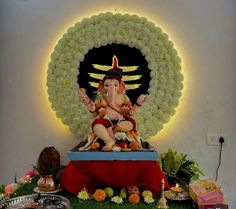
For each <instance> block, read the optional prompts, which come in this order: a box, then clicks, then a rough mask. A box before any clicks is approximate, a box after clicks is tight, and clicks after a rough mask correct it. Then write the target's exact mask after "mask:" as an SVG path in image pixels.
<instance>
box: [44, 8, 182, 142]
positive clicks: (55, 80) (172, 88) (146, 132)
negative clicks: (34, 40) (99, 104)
mask: <svg viewBox="0 0 236 209" xmlns="http://www.w3.org/2000/svg"><path fill="white" fill-rule="evenodd" d="M113 43H115V44H124V45H128V46H129V47H135V48H137V49H139V50H140V52H141V53H142V55H143V56H144V57H145V59H146V60H147V62H148V68H149V69H150V70H151V73H150V74H151V81H150V83H149V86H150V87H149V89H148V92H149V94H150V97H149V99H148V101H147V102H146V103H145V104H144V105H143V106H142V107H140V110H139V111H138V113H137V115H136V117H135V118H136V120H137V122H138V130H139V133H140V135H141V136H142V137H143V138H149V137H150V136H153V135H155V134H156V133H157V132H158V131H160V130H161V129H162V128H163V124H165V123H167V122H168V121H169V119H170V117H171V116H173V115H174V114H175V108H176V107H177V105H178V103H179V98H180V96H181V90H182V89H183V83H182V81H183V78H184V77H183V75H182V73H181V65H180V63H181V59H180V57H179V56H178V53H177V51H176V49H175V48H174V44H173V42H171V41H170V40H169V38H168V35H167V34H166V33H164V32H162V30H161V29H160V28H159V27H157V26H155V24H154V23H152V22H150V21H148V20H147V19H146V18H145V17H139V16H137V15H129V14H120V13H116V14H113V13H111V12H106V13H100V14H98V15H94V16H92V17H90V18H84V19H83V20H82V21H80V22H78V23H76V24H75V25H74V26H72V27H70V28H69V29H68V30H67V32H66V33H65V34H64V35H63V36H62V38H61V39H60V40H59V41H58V43H57V45H56V46H55V48H54V51H53V52H52V54H51V60H50V62H49V65H48V72H47V73H48V75H47V87H48V95H49V101H50V102H51V106H52V109H53V110H54V111H56V115H57V117H59V118H60V119H61V120H62V122H63V123H64V124H66V125H68V126H69V128H70V130H71V131H72V132H73V133H75V134H77V135H78V136H80V137H81V138H85V137H86V136H87V135H88V133H89V132H90V122H91V116H90V115H89V114H88V112H87V109H86V107H85V106H84V105H83V103H82V102H81V101H79V100H78V98H77V96H76V95H77V90H78V88H79V84H78V83H77V76H78V69H79V66H80V62H82V61H83V60H84V55H85V54H87V53H88V51H89V50H90V49H93V48H99V47H101V46H105V45H108V44H113Z"/></svg>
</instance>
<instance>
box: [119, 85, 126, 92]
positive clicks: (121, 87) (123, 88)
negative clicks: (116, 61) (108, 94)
mask: <svg viewBox="0 0 236 209" xmlns="http://www.w3.org/2000/svg"><path fill="white" fill-rule="evenodd" d="M125 89H126V88H125V83H124V82H120V85H119V93H124V92H125Z"/></svg>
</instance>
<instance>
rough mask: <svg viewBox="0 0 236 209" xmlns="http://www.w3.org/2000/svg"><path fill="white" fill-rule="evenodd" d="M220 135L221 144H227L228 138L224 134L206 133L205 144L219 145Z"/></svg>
mask: <svg viewBox="0 0 236 209" xmlns="http://www.w3.org/2000/svg"><path fill="white" fill-rule="evenodd" d="M220 137H223V138H224V143H223V145H227V144H228V138H227V137H226V136H225V135H224V134H207V145H209V146H220V142H219V140H220Z"/></svg>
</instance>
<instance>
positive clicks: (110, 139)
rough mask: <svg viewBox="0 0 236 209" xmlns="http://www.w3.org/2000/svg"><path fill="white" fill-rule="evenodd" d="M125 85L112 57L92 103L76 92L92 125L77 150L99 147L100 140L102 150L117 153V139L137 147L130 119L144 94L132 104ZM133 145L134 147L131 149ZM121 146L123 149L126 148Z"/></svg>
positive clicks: (140, 103)
mask: <svg viewBox="0 0 236 209" xmlns="http://www.w3.org/2000/svg"><path fill="white" fill-rule="evenodd" d="M125 90H126V86H125V84H124V82H123V81H122V69H121V68H119V66H118V60H117V58H116V56H114V57H113V64H112V68H111V69H109V70H108V71H107V72H106V74H105V76H104V77H103V79H102V81H101V82H100V83H99V85H98V95H97V97H96V99H95V101H92V100H91V99H90V98H89V97H88V96H87V94H86V92H85V89H80V90H79V98H80V99H81V100H82V101H83V103H84V104H85V105H86V106H87V109H88V110H89V112H90V113H91V114H92V115H93V116H94V117H95V119H94V120H93V122H92V133H91V134H90V135H89V136H88V139H87V143H86V144H85V145H84V146H83V147H80V148H79V150H80V151H82V150H90V149H96V148H98V147H99V146H100V144H99V143H98V142H97V141H98V140H102V142H104V143H103V144H104V146H103V147H102V149H101V150H102V151H112V150H114V151H119V150H120V149H121V147H119V146H117V141H118V140H119V139H121V138H122V139H126V140H127V141H128V142H129V145H128V146H130V145H133V147H135V149H139V148H141V140H140V137H139V136H138V134H137V130H136V121H135V120H134V118H133V117H132V116H133V115H134V114H135V113H136V111H137V107H139V106H141V105H142V104H143V103H144V102H145V101H146V99H147V97H148V95H144V94H142V95H140V96H139V97H138V99H137V101H136V103H135V104H134V105H132V103H131V101H130V99H129V97H128V96H127V95H126V93H125ZM134 145H135V146H134ZM128 146H126V145H125V147H123V149H129V147H128Z"/></svg>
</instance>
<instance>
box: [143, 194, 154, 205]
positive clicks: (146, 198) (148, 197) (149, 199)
mask: <svg viewBox="0 0 236 209" xmlns="http://www.w3.org/2000/svg"><path fill="white" fill-rule="evenodd" d="M154 201H155V200H154V199H153V198H152V197H150V196H146V197H144V202H146V203H148V204H151V203H153V202H154Z"/></svg>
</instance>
